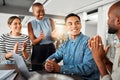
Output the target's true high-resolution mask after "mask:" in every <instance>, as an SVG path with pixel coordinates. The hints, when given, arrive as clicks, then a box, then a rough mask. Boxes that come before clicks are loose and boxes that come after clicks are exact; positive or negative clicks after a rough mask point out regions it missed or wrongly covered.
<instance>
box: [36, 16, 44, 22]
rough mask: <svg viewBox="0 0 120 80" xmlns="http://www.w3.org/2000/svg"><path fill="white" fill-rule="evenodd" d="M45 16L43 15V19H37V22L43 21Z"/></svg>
mask: <svg viewBox="0 0 120 80" xmlns="http://www.w3.org/2000/svg"><path fill="white" fill-rule="evenodd" d="M44 19H45V18H44V17H43V19H42V20H39V19H37V18H36V19H35V20H36V21H37V22H41V21H43V20H44Z"/></svg>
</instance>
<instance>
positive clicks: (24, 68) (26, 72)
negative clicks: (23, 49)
mask: <svg viewBox="0 0 120 80" xmlns="http://www.w3.org/2000/svg"><path fill="white" fill-rule="evenodd" d="M13 58H14V60H15V62H16V65H17V67H18V71H19V72H20V74H21V75H22V76H23V77H24V78H25V79H26V80H28V79H29V78H30V73H29V70H28V68H27V66H26V64H25V62H24V60H23V58H22V56H20V55H18V54H16V53H13Z"/></svg>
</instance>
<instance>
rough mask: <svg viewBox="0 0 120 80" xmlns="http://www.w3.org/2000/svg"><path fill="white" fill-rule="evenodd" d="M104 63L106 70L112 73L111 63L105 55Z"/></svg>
mask: <svg viewBox="0 0 120 80" xmlns="http://www.w3.org/2000/svg"><path fill="white" fill-rule="evenodd" d="M103 62H104V64H105V65H106V68H107V70H108V71H109V72H110V73H112V67H113V63H112V62H111V61H110V60H109V59H108V58H107V56H105V57H104V59H103Z"/></svg>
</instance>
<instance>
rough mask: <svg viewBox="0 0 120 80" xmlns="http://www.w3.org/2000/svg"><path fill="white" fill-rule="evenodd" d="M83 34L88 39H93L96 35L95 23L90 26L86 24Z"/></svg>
mask: <svg viewBox="0 0 120 80" xmlns="http://www.w3.org/2000/svg"><path fill="white" fill-rule="evenodd" d="M85 34H86V35H87V36H89V37H93V36H95V35H96V34H97V22H96V23H93V24H91V22H90V21H89V22H86V28H85Z"/></svg>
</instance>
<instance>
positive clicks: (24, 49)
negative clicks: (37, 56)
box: [22, 37, 31, 59]
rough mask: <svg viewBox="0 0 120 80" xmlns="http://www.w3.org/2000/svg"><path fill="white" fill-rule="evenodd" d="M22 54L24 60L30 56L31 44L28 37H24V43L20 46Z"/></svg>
mask: <svg viewBox="0 0 120 80" xmlns="http://www.w3.org/2000/svg"><path fill="white" fill-rule="evenodd" d="M22 54H23V56H24V58H25V59H28V58H29V57H30V56H31V44H30V39H29V37H26V39H25V42H24V43H23V45H22Z"/></svg>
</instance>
